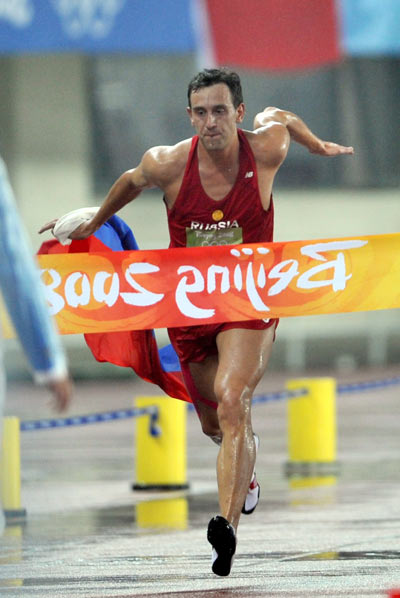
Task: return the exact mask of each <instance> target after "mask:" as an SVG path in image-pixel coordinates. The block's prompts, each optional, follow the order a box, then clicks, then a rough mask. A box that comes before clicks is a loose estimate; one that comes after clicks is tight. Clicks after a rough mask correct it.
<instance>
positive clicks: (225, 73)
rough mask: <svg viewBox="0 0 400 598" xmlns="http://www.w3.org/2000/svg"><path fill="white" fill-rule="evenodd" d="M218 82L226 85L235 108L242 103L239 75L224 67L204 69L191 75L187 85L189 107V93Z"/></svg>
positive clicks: (190, 103) (190, 104)
mask: <svg viewBox="0 0 400 598" xmlns="http://www.w3.org/2000/svg"><path fill="white" fill-rule="evenodd" d="M218 83H224V84H225V85H227V86H228V88H229V91H230V94H231V98H232V103H233V106H234V107H235V108H237V107H238V106H239V105H240V104H242V103H243V93H242V85H241V83H240V78H239V75H238V74H237V73H235V72H234V71H231V70H229V69H227V68H225V67H224V68H219V69H204V70H202V71H200V72H199V73H197V75H195V76H194V77H193V79H192V80H191V81H190V83H189V86H188V103H189V107H191V106H192V102H191V95H192V93H193V92H196V91H198V90H199V89H203V88H204V87H210V86H211V85H217V84H218Z"/></svg>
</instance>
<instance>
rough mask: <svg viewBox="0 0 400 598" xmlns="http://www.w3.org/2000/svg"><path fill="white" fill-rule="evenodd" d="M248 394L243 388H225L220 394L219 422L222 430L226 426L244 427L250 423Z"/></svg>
mask: <svg viewBox="0 0 400 598" xmlns="http://www.w3.org/2000/svg"><path fill="white" fill-rule="evenodd" d="M247 394H248V393H247V392H246V390H245V389H242V388H229V387H228V388H224V389H222V390H221V391H220V392H219V393H218V420H219V424H220V427H221V430H222V431H224V428H225V427H226V426H229V427H231V428H232V427H234V428H235V427H242V426H243V425H245V424H246V422H247V421H250V407H249V401H247V400H246V395H247Z"/></svg>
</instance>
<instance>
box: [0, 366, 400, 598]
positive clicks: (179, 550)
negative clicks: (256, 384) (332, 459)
mask: <svg viewBox="0 0 400 598" xmlns="http://www.w3.org/2000/svg"><path fill="white" fill-rule="evenodd" d="M370 377H371V376H370ZM269 385H270V387H269V390H272V389H274V390H275V389H277V388H281V387H282V385H281V384H280V381H277V382H276V383H275V384H274V382H273V381H272V382H269ZM118 386H119V389H118V390H119V393H120V400H119V402H118V407H121V408H125V407H129V406H131V398H132V395H133V394H138V393H141V392H144V393H145V394H149V388H150V389H152V388H153V387H148V386H146V388H145V391H143V390H142V388H136V387H135V388H134V390H133V391H132V384H131V385H129V386H128V385H127V384H126V383H125V382H123V383H120V382H118ZM77 393H78V395H79V402H78V405H76V406H75V409H76V411H77V412H81V413H88V412H90V411H95V410H97V411H104V410H107V409H110V404H109V396H112V394H113V393H114V394H115V389H114V388H113V385H112V384H110V385H108V384H107V383H105V382H102V384H101V385H94V384H82V385H80V386H79V387H78V389H77ZM398 393H399V389H398V388H396V387H395V388H392V389H389V390H385V391H383V392H381V393H379V394H373V393H368V394H360V395H354V396H351V397H343V398H339V399H338V450H339V455H338V457H339V461H340V464H341V468H340V474H339V475H338V476H332V475H327V476H314V477H309V478H300V477H297V478H291V479H288V478H286V477H285V473H284V472H285V462H286V460H287V448H286V408H285V404H284V403H282V402H281V403H273V404H267V405H258V406H256V407H255V409H254V416H253V421H254V427H255V428H256V429H257V431H258V432H259V434H260V436H261V446H260V451H259V456H258V462H257V474H258V478H259V481H260V484H261V488H262V493H261V499H260V504H259V506H258V508H257V510H256V512H255V513H254V515H251V516H249V517H243V518H242V521H241V525H240V528H239V536H238V550H237V555H236V558H235V562H234V566H233V569H232V573H231V575H230V576H229V577H228V578H218V577H216V576H214V575H213V574H212V573H211V569H210V559H211V556H210V547H209V544H208V543H207V541H206V531H205V530H206V527H207V523H208V520H209V519H210V517H211V516H212V515H214V514H215V513H217V512H218V501H217V496H216V483H215V472H214V467H215V456H216V451H215V447H214V446H213V445H212V444H211V443H208V442H207V439H205V438H204V437H203V436H202V434H201V433H200V430H199V426H198V422H197V421H196V416H195V415H194V414H193V413H190V414H188V419H187V424H188V482H189V484H190V487H189V489H188V490H185V491H174V492H134V491H132V489H131V487H132V481H133V476H134V473H133V469H134V468H133V425H132V421H131V420H127V421H120V422H115V423H107V424H99V425H93V426H90V427H87V428H69V429H60V430H49V431H35V432H29V433H28V432H27V433H24V434H23V436H22V441H21V451H22V488H23V492H22V501H23V506H24V507H25V508H26V509H27V518H26V520H25V521H24V522H23V523H17V522H14V524H11V522H10V524H9V525H8V527H7V528H6V530H5V532H4V534H3V536H2V537H1V540H0V594H3V593H4V596H6V597H7V598H16V597H17V596H18V597H32V598H39V597H40V598H47V597H48V598H50V597H51V598H58V597H64V596H65V597H66V596H68V597H71V596H72V597H74V598H75V597H77V598H79V597H84V598H97V597H117V598H128V597H131V596H147V597H152V596H153V597H155V596H162V597H164V598H169V597H185V596H187V597H191V598H202V597H204V598H220V597H224V598H226V597H232V598H234V597H235V598H239V597H242V596H243V597H244V596H259V597H263V596H271V597H278V596H279V597H285V596H290V597H316V596H318V597H323V596H338V597H344V596H355V597H357V598H362V597H363V596H375V597H381V596H382V597H384V596H388V592H389V590H390V589H391V588H395V587H400V468H399V466H398V455H399V452H400V435H399V432H398V422H399V421H400V418H399V415H400V402H399V401H398ZM10 394H11V396H10V399H9V404H8V410H9V412H10V411H11V402H12V401H13V405H12V406H13V412H14V413H15V414H16V415H22V414H24V413H27V414H26V415H24V418H28V417H39V416H41V415H44V414H45V415H48V412H45V411H44V408H43V406H42V405H41V400H42V399H41V397H40V394H39V393H37V391H36V390H33V391H32V390H31V389H30V391H29V396H27V393H26V392H25V389H24V388H19V387H14V388H12V389H11V390H10ZM94 405H95V408H94ZM78 407H79V408H78ZM35 409H37V412H36V413H34V411H35ZM41 410H42V413H41V412H40V411H41Z"/></svg>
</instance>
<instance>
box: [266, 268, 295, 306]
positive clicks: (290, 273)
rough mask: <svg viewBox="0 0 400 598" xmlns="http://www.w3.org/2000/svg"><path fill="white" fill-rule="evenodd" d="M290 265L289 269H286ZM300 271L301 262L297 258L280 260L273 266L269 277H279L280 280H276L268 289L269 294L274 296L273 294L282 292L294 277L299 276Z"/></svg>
mask: <svg viewBox="0 0 400 598" xmlns="http://www.w3.org/2000/svg"><path fill="white" fill-rule="evenodd" d="M288 265H289V268H287V270H284V268H286V267H287V266H288ZM298 273H299V262H298V261H297V260H284V261H283V262H279V264H275V266H273V267H272V268H271V270H270V271H269V273H268V278H269V279H271V280H273V279H275V278H278V279H279V280H278V282H276V283H275V284H274V285H272V287H271V288H270V289H269V291H268V295H269V296H270V297H272V296H273V295H279V293H282V291H283V290H284V289H286V288H287V287H288V286H289V285H290V283H291V282H292V280H293V278H294V277H295V276H297V275H298Z"/></svg>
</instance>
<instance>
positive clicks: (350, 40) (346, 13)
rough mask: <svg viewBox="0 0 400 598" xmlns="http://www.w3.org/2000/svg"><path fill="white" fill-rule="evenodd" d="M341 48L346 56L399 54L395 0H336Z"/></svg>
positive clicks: (398, 15) (399, 25) (399, 12)
mask: <svg viewBox="0 0 400 598" xmlns="http://www.w3.org/2000/svg"><path fill="white" fill-rule="evenodd" d="M338 1H339V7H340V14H341V20H342V23H341V29H342V33H341V37H342V40H341V41H342V47H343V49H344V52H345V53H346V54H348V55H350V56H399V55H400V1H399V0H338Z"/></svg>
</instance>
